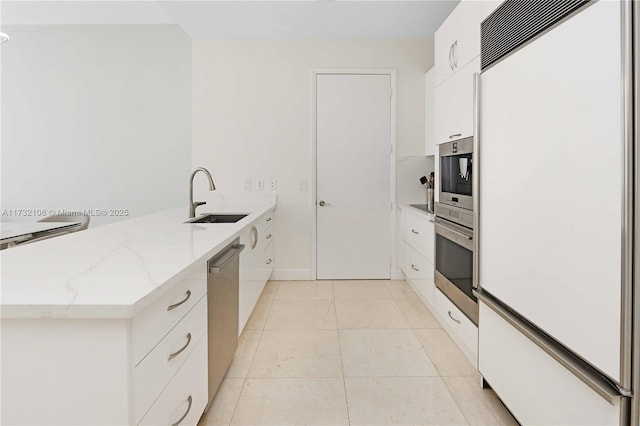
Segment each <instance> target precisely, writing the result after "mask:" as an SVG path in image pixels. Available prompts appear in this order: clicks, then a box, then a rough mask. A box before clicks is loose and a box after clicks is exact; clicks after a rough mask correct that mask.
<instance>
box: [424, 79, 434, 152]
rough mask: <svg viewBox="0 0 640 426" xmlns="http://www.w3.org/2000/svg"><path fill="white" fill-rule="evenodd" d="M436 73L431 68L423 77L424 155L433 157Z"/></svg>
mask: <svg viewBox="0 0 640 426" xmlns="http://www.w3.org/2000/svg"><path fill="white" fill-rule="evenodd" d="M435 97H436V73H435V69H434V68H431V69H430V70H429V71H428V72H427V73H426V74H425V75H424V100H425V102H424V155H426V156H429V155H434V154H435V145H436V129H435V124H436V99H435Z"/></svg>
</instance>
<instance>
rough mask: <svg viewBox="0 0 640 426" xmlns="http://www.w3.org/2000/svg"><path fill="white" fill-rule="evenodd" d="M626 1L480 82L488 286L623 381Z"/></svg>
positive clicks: (554, 34) (534, 45)
mask: <svg viewBox="0 0 640 426" xmlns="http://www.w3.org/2000/svg"><path fill="white" fill-rule="evenodd" d="M620 5H621V3H620V2H609V1H600V2H595V3H594V4H593V5H591V6H589V7H587V8H585V9H584V10H582V11H581V12H579V13H577V14H576V15H574V16H572V17H571V18H570V19H568V20H567V21H565V22H563V23H562V25H559V26H557V27H555V28H553V29H552V30H550V31H549V32H547V33H545V34H544V35H543V36H541V37H539V38H536V39H535V40H533V41H532V42H531V43H529V44H528V45H527V46H526V47H525V48H523V49H520V50H518V51H516V52H514V53H513V54H511V55H510V56H509V57H508V58H507V59H505V60H503V61H501V62H499V63H496V64H494V65H493V66H492V67H491V68H489V69H488V70H486V71H485V72H483V73H482V78H481V83H480V89H481V96H480V101H481V106H480V109H481V111H482V114H480V120H481V121H480V129H481V135H480V139H481V142H480V145H481V152H482V156H481V162H482V163H481V165H480V168H479V170H480V179H479V181H480V186H481V187H480V194H481V197H480V211H481V212H482V214H481V215H480V235H481V237H480V241H479V243H480V253H481V256H480V276H479V278H480V285H481V286H482V287H483V288H484V289H485V290H487V291H488V292H489V293H491V294H492V295H494V296H495V297H497V298H499V299H500V300H501V301H502V302H503V303H505V304H507V305H509V307H511V308H512V309H513V310H515V311H517V312H518V313H519V314H520V315H522V316H524V317H525V318H527V320H529V321H531V322H533V323H534V324H536V325H537V326H538V327H539V328H541V329H542V330H544V331H546V332H547V333H548V334H550V335H551V336H553V337H554V338H556V339H557V340H559V341H561V342H563V344H564V345H566V346H567V347H568V348H570V349H571V350H573V351H574V352H576V353H577V354H578V355H579V356H581V357H582V358H584V359H586V360H587V361H588V362H590V363H591V364H593V365H594V366H596V367H597V368H599V369H600V370H601V371H603V372H604V373H605V374H607V375H609V376H610V377H611V378H613V379H614V380H620V377H621V369H620V344H621V340H620V335H621V333H620V326H621V323H620V321H621V310H620V309H621V303H620V301H621V296H622V295H621V267H620V265H621V264H622V252H621V247H622V244H621V229H623V223H622V197H623V193H622V185H621V181H622V176H623V170H622V167H623V151H622V147H623V143H622V141H623V134H622V125H621V123H622V111H621V107H622V105H623V102H622V95H623V88H622V86H621V84H622V80H621V79H620V75H621V73H622V71H621V63H622V60H621V56H620V52H621V48H620V40H621V38H620ZM594 28H597V29H598V30H597V31H594ZM567 52H570V54H567ZM593 58H598V60H597V61H594V60H593ZM540 64H544V66H540ZM485 164H488V165H491V166H492V167H484V166H483V165H485ZM593 176H595V177H597V179H589V178H588V177H593ZM506 206H508V208H506ZM523 225H524V226H523Z"/></svg>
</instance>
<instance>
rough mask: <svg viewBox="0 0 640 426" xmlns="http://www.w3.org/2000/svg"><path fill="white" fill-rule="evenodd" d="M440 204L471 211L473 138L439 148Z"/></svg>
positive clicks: (442, 145)
mask: <svg viewBox="0 0 640 426" xmlns="http://www.w3.org/2000/svg"><path fill="white" fill-rule="evenodd" d="M438 151H439V154H438V156H439V162H440V185H439V186H438V193H439V195H438V197H439V199H440V202H441V203H444V204H448V205H451V206H456V207H461V208H463V209H467V210H473V192H472V187H473V137H469V138H465V139H460V140H457V141H454V142H447V143H443V144H441V145H440V146H439V150H438Z"/></svg>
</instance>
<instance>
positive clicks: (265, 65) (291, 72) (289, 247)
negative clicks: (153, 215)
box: [192, 39, 433, 279]
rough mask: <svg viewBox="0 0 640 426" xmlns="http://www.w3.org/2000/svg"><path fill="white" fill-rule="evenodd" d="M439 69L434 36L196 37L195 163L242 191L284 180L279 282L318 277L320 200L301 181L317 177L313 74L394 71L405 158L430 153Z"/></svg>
mask: <svg viewBox="0 0 640 426" xmlns="http://www.w3.org/2000/svg"><path fill="white" fill-rule="evenodd" d="M432 65H433V40H432V39H375V40H374V39H372V40H344V39H343V40H194V41H193V107H192V110H193V147H192V150H193V151H192V166H193V167H197V166H204V167H207V168H208V169H209V170H210V171H211V173H212V175H213V177H214V180H215V182H216V185H217V187H218V190H219V191H221V192H237V191H243V181H244V179H245V178H252V179H253V190H255V179H256V178H262V179H264V180H265V186H266V189H265V192H268V191H269V189H268V188H269V185H268V183H269V181H270V180H271V179H272V178H273V179H276V180H277V184H278V188H277V191H276V192H277V196H278V208H277V221H276V227H277V228H276V232H277V240H276V243H277V244H276V271H275V273H274V278H282V279H308V278H309V276H310V268H311V258H310V256H311V254H310V253H311V252H310V249H311V247H310V244H311V242H310V241H311V226H312V223H311V210H310V209H311V208H312V200H311V198H310V194H311V192H310V191H309V190H308V191H300V189H299V181H300V179H306V180H307V182H308V183H309V184H310V183H311V71H312V70H313V69H316V68H395V69H396V70H397V91H398V93H397V99H398V108H397V115H398V131H397V140H398V155H399V156H401V155H403V154H404V153H407V154H414V153H416V152H424V73H425V72H426V71H427V70H428V69H429V68H431V66H432ZM363 161H366V158H363ZM309 189H310V188H309ZM206 191H207V189H206V182H205V180H204V179H199V180H198V181H197V182H196V192H197V193H204V192H206Z"/></svg>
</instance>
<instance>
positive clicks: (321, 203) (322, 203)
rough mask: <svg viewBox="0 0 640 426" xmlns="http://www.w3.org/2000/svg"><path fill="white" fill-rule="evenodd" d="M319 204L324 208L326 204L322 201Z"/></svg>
mask: <svg viewBox="0 0 640 426" xmlns="http://www.w3.org/2000/svg"><path fill="white" fill-rule="evenodd" d="M318 204H319V205H320V207H324V206H325V204H326V203H325V202H324V201H320V202H319V203H318Z"/></svg>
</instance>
